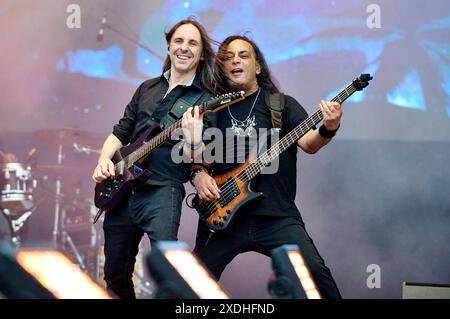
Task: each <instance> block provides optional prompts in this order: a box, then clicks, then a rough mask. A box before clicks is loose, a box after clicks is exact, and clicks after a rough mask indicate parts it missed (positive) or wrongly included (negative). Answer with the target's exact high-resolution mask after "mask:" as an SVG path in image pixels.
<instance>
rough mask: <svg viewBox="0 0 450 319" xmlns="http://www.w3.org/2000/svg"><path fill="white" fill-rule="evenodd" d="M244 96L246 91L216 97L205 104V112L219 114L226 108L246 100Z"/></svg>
mask: <svg viewBox="0 0 450 319" xmlns="http://www.w3.org/2000/svg"><path fill="white" fill-rule="evenodd" d="M244 95H245V92H244V91H238V92H230V93H225V94H221V95H218V96H215V97H213V98H212V99H211V100H209V101H207V102H205V103H204V104H203V107H204V112H217V111H219V110H221V109H223V108H224V107H225V106H228V105H231V104H234V103H237V102H239V101H242V100H243V99H244V98H245V96H244Z"/></svg>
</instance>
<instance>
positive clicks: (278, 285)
mask: <svg viewBox="0 0 450 319" xmlns="http://www.w3.org/2000/svg"><path fill="white" fill-rule="evenodd" d="M272 269H273V271H274V276H273V277H272V278H271V280H270V281H269V293H270V294H271V295H272V297H273V298H285V299H320V298H321V297H320V293H319V291H318V290H317V287H316V284H315V283H314V280H313V277H312V276H311V274H310V272H309V269H308V266H307V265H306V264H305V262H304V260H303V257H302V255H301V253H300V250H299V249H298V246H297V245H283V246H280V247H278V248H276V249H274V250H273V251H272Z"/></svg>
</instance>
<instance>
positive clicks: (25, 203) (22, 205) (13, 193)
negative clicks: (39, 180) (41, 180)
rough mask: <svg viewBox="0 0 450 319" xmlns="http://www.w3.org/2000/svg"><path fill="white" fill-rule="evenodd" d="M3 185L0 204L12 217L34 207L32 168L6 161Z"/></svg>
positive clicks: (3, 168)
mask: <svg viewBox="0 0 450 319" xmlns="http://www.w3.org/2000/svg"><path fill="white" fill-rule="evenodd" d="M2 177H3V185H1V187H2V193H1V197H0V206H1V207H3V208H4V209H7V210H8V211H9V214H10V215H11V216H12V217H16V216H20V215H21V214H23V213H25V212H27V211H29V210H30V209H32V208H33V206H34V202H33V188H34V187H33V180H32V175H31V170H30V169H29V168H28V169H25V168H24V167H23V166H22V164H21V163H6V164H4V165H3V167H2Z"/></svg>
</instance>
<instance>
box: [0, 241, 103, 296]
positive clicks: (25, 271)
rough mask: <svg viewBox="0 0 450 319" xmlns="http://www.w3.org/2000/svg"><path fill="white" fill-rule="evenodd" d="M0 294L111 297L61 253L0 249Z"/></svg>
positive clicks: (50, 250)
mask: <svg viewBox="0 0 450 319" xmlns="http://www.w3.org/2000/svg"><path fill="white" fill-rule="evenodd" d="M0 251H1V253H0V256H1V257H0V258H1V259H0V273H1V274H0V293H2V294H3V295H4V296H5V297H7V298H46V299H47V298H50V299H53V298H58V299H111V296H110V295H109V294H108V293H107V292H106V291H105V290H104V289H103V288H101V287H100V286H99V285H98V284H97V283H95V282H94V281H93V280H92V279H91V278H90V277H89V276H88V275H87V274H86V273H84V272H83V271H81V270H80V268H79V267H78V266H77V265H74V264H73V263H72V261H71V260H70V259H68V258H67V257H66V256H64V255H63V254H62V253H61V252H59V251H56V250H53V249H46V248H38V249H31V248H21V249H18V250H17V251H12V250H10V249H8V248H2V249H0Z"/></svg>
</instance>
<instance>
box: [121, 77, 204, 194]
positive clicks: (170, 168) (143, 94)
mask: <svg viewBox="0 0 450 319" xmlns="http://www.w3.org/2000/svg"><path fill="white" fill-rule="evenodd" d="M168 87H169V84H168V82H167V80H166V79H165V77H164V76H163V75H162V76H161V77H160V78H156V79H151V80H147V81H145V82H144V83H142V84H141V85H140V86H139V88H138V89H137V90H136V92H135V94H134V96H133V98H132V99H131V101H130V103H129V104H128V105H127V107H126V109H125V112H124V116H123V117H122V118H121V119H120V121H119V122H118V123H117V124H116V125H115V126H114V129H113V134H114V135H115V136H116V137H117V138H118V139H119V140H120V141H121V142H122V144H123V145H127V144H128V143H130V142H131V143H133V142H134V141H135V140H136V139H138V138H139V137H140V135H141V134H142V133H143V132H144V131H145V130H146V129H147V128H148V127H149V126H150V125H153V124H155V123H159V122H160V121H161V119H162V118H163V117H164V116H165V115H166V114H167V113H168V112H169V110H170V109H171V108H172V106H173V105H174V104H175V102H176V101H177V100H178V99H179V98H180V97H182V96H183V95H184V94H186V93H187V92H191V91H194V92H204V91H205V90H204V89H203V87H202V85H201V82H200V78H199V76H196V77H195V78H194V81H193V83H192V85H190V86H182V85H178V86H177V87H175V88H174V89H172V91H170V93H169V94H167V96H165V97H164V95H165V94H166V92H167V89H168ZM209 98H210V94H208V93H206V94H204V95H203V96H202V98H201V99H200V100H199V101H198V102H197V104H200V103H201V102H204V101H205V100H208V99H209ZM177 143H179V141H178V140H169V141H167V142H166V143H164V144H163V145H161V146H159V147H158V148H157V149H155V150H154V151H153V152H152V154H151V156H150V158H149V159H148V160H147V162H146V163H145V164H146V167H147V168H148V169H149V170H150V171H151V172H152V173H153V175H152V176H151V178H150V179H148V180H147V181H146V184H149V185H168V186H175V187H183V185H182V184H184V183H185V182H187V181H188V179H189V174H190V169H191V164H189V163H187V162H183V163H175V162H174V161H173V160H172V157H171V152H172V148H173V146H175V145H176V144H177ZM180 152H182V150H180Z"/></svg>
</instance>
